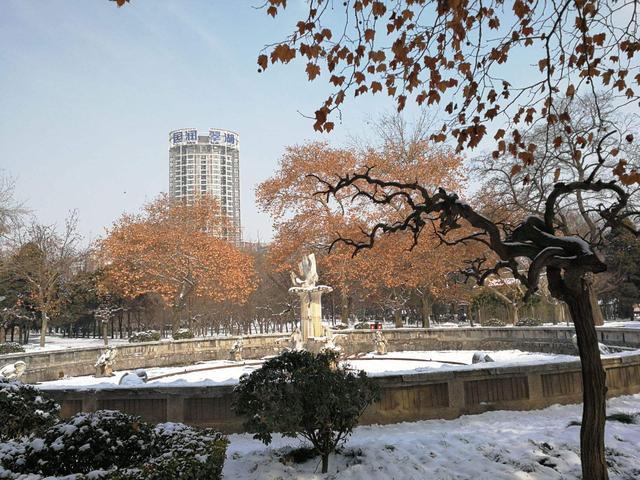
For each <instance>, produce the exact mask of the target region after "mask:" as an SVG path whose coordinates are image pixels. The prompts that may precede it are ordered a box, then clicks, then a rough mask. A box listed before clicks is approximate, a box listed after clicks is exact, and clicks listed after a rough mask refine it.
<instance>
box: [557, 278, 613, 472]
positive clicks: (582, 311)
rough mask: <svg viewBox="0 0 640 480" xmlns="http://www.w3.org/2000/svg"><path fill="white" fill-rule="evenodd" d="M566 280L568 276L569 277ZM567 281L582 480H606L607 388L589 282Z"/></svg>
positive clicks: (582, 280) (583, 279)
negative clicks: (577, 368)
mask: <svg viewBox="0 0 640 480" xmlns="http://www.w3.org/2000/svg"><path fill="white" fill-rule="evenodd" d="M567 277H569V275H568V274H567ZM566 282H567V287H568V288H569V289H570V291H571V292H572V293H573V295H571V296H567V297H566V298H565V301H566V302H567V305H568V307H569V312H570V315H571V319H572V321H573V324H574V325H575V329H576V336H577V339H578V349H579V351H580V363H581V370H582V400H583V407H582V425H581V427H580V460H581V463H582V475H583V479H584V480H606V479H607V478H608V474H607V463H606V460H605V449H604V429H605V421H606V406H607V386H606V373H605V371H604V368H603V366H602V361H601V359H600V348H599V346H598V336H597V333H596V328H595V324H594V320H595V318H594V311H593V306H592V305H593V304H592V302H591V299H592V298H593V292H592V287H591V282H590V281H589V280H588V279H586V278H585V277H584V276H579V277H576V278H566Z"/></svg>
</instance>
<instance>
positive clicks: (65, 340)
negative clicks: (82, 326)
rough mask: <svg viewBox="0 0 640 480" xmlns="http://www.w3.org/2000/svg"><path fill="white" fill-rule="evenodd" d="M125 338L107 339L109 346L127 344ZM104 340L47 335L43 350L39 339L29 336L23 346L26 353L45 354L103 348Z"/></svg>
mask: <svg viewBox="0 0 640 480" xmlns="http://www.w3.org/2000/svg"><path fill="white" fill-rule="evenodd" d="M128 343H129V341H128V340H127V339H126V338H123V339H120V338H114V339H111V338H110V339H109V345H122V344H128ZM103 346H104V340H103V339H102V338H70V337H63V336H61V335H47V338H46V341H45V344H44V348H40V337H39V336H38V335H31V336H30V337H29V343H27V344H26V345H23V347H24V349H25V351H26V352H46V351H53V350H66V349H67V348H83V347H103Z"/></svg>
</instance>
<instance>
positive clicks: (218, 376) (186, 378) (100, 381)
mask: <svg viewBox="0 0 640 480" xmlns="http://www.w3.org/2000/svg"><path fill="white" fill-rule="evenodd" d="M474 353H475V351H473V350H446V351H417V352H412V351H411V352H410V351H404V352H390V353H388V354H387V355H386V356H375V355H373V354H368V355H366V357H365V358H375V359H374V360H356V359H350V360H348V364H349V366H350V367H351V368H354V369H357V370H365V371H366V372H367V373H369V374H371V375H372V376H380V375H391V374H408V373H417V372H429V371H445V370H463V369H470V368H485V367H488V366H491V367H493V366H495V367H505V366H508V365H514V364H528V365H531V364H539V363H546V362H563V361H571V360H576V359H577V357H572V356H570V355H554V354H547V353H531V352H522V351H520V350H501V351H495V352H491V351H486V352H484V353H486V354H488V355H490V356H491V357H492V358H493V359H494V360H495V362H493V363H479V364H476V365H471V358H472V357H473V354H474ZM394 359H395V360H394ZM416 360H417V361H416ZM429 360H432V361H429ZM436 360H439V361H440V362H438V361H436ZM441 362H458V363H464V364H465V365H457V364H450V363H441ZM246 363H247V364H246V365H238V364H237V363H235V362H230V361H226V360H212V361H209V362H200V363H197V364H193V365H187V366H181V367H156V368H148V369H145V370H146V372H147V375H148V376H149V377H150V381H149V383H147V384H146V386H147V387H157V386H158V385H159V384H161V385H162V386H175V387H185V386H213V385H232V384H236V383H237V382H238V379H239V378H240V376H241V375H242V374H243V373H249V372H251V371H253V370H254V369H256V368H259V366H260V365H259V363H258V362H256V361H255V360H254V361H252V360H248V361H247V362H246ZM117 367H118V361H117V358H116V363H115V368H116V375H115V376H113V377H110V378H95V377H93V376H84V377H74V378H68V379H63V380H55V381H51V382H43V383H42V384H40V387H41V388H45V389H61V388H92V389H93V388H118V382H119V381H120V377H122V376H123V375H124V374H125V373H128V372H130V370H127V371H117ZM209 367H224V368H218V369H209V370H206V369H207V368H209ZM167 374H175V375H171V376H166V377H163V378H158V379H157V380H154V379H153V378H154V377H158V376H161V375H167ZM123 387H127V388H131V385H123ZM142 387H144V385H143V386H142Z"/></svg>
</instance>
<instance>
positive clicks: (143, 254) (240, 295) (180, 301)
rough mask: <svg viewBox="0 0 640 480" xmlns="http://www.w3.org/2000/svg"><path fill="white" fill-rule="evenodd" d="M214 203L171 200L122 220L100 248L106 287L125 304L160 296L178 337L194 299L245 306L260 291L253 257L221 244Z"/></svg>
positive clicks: (221, 226) (221, 223)
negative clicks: (150, 295) (171, 312)
mask: <svg viewBox="0 0 640 480" xmlns="http://www.w3.org/2000/svg"><path fill="white" fill-rule="evenodd" d="M218 212H219V209H218V208H217V205H216V202H215V200H213V199H211V198H209V197H201V198H198V199H196V201H195V202H194V203H192V204H188V203H184V202H180V201H174V200H171V199H169V198H168V197H166V196H161V197H160V198H158V199H157V200H155V201H153V202H151V203H149V204H148V205H145V206H144V208H143V211H142V213H140V214H137V215H123V216H122V217H121V218H120V219H119V220H118V221H117V222H115V224H114V226H113V228H112V229H111V230H110V231H109V233H108V235H107V237H106V238H105V239H104V240H102V241H101V242H100V247H101V252H102V255H103V257H104V261H105V263H106V267H105V281H104V282H105V285H109V287H110V288H114V289H116V290H117V291H118V292H120V293H121V294H122V295H123V296H124V297H125V298H135V297H137V296H139V295H141V294H145V293H156V294H159V295H161V296H162V298H163V299H164V300H165V302H166V303H167V304H168V305H169V306H171V307H172V308H173V310H174V316H173V325H172V327H173V331H174V332H175V331H176V330H177V329H178V328H179V327H180V324H181V322H182V320H183V319H182V315H183V314H184V312H185V310H186V309H187V308H188V305H189V301H190V299H192V298H194V297H196V298H204V299H207V300H210V301H215V302H223V301H230V302H237V303H239V304H241V303H243V302H245V301H246V299H247V297H248V296H249V294H250V293H251V292H252V291H253V290H254V289H255V286H256V280H255V273H254V270H253V261H252V259H251V257H250V256H249V255H247V254H245V253H243V252H241V251H240V250H238V248H236V247H235V246H234V245H232V244H231V243H229V242H228V241H226V240H223V239H222V238H219V234H220V232H222V231H224V228H225V225H224V223H225V222H224V219H223V218H221V217H220V215H219V214H218Z"/></svg>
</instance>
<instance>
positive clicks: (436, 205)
mask: <svg viewBox="0 0 640 480" xmlns="http://www.w3.org/2000/svg"><path fill="white" fill-rule="evenodd" d="M599 165H601V164H598V166H599ZM598 166H596V167H595V168H594V170H592V171H591V172H590V173H589V175H588V177H587V179H586V180H585V181H583V182H571V183H562V182H558V183H556V184H555V185H554V187H553V189H552V191H551V192H550V194H549V196H548V197H547V200H546V202H545V209H544V216H543V217H542V218H541V217H534V216H528V217H526V218H525V219H524V220H522V221H521V222H520V223H519V224H518V225H516V226H514V227H512V226H510V225H507V224H504V223H502V222H494V221H492V220H491V219H490V218H488V217H486V216H484V215H482V214H481V213H479V212H478V211H476V209H474V208H473V207H472V206H471V205H469V204H468V203H466V202H464V201H463V200H462V199H461V198H460V197H459V196H458V195H457V194H455V193H452V192H449V191H447V190H445V189H444V188H441V187H440V188H437V189H429V188H426V187H423V186H422V185H420V184H419V183H417V182H406V183H405V182H398V181H389V180H383V179H380V178H377V177H376V176H375V173H374V170H373V169H372V168H365V169H362V170H360V171H358V172H355V173H347V174H344V175H342V176H340V177H339V178H336V177H328V178H321V177H318V176H316V177H313V178H314V179H315V180H316V181H317V189H318V194H321V195H324V196H325V198H327V199H329V198H334V199H335V200H336V201H338V202H342V201H345V199H346V200H347V201H348V199H350V198H354V197H355V198H357V197H360V196H364V197H366V198H369V199H370V201H371V202H372V203H373V204H375V205H395V206H396V207H397V208H402V206H404V207H408V214H407V215H406V216H405V217H404V218H403V219H400V220H397V219H394V218H390V219H389V220H388V221H378V222H377V223H375V224H372V225H370V227H369V229H368V230H367V231H366V233H365V234H362V235H360V236H359V237H344V236H340V237H339V238H337V239H336V240H335V242H336V243H341V244H344V245H348V246H351V247H352V248H353V249H354V251H355V252H358V251H361V250H370V249H373V248H374V246H375V245H376V243H377V241H378V240H379V239H380V238H384V237H388V236H390V235H394V234H396V233H397V232H410V233H411V235H412V236H413V238H414V239H415V241H416V242H418V240H419V238H420V236H421V235H422V234H423V232H425V233H426V232H430V231H431V229H432V228H435V229H436V230H437V232H438V234H439V235H440V236H441V238H443V239H444V241H446V242H447V243H452V244H465V243H480V244H482V245H485V246H487V247H489V249H490V250H491V251H492V252H493V256H488V255H482V256H481V257H479V258H477V259H474V260H473V261H471V262H470V264H469V268H468V269H467V270H466V272H465V273H466V275H467V277H469V278H473V279H475V280H476V282H477V283H478V284H479V285H482V284H483V283H484V281H485V280H486V279H487V278H490V277H491V276H493V275H496V274H499V273H500V272H502V271H507V272H508V273H509V274H510V275H511V276H513V278H515V279H517V280H518V281H519V282H521V283H522V284H523V285H524V286H525V288H526V293H525V301H526V300H527V299H528V298H529V297H530V296H531V295H533V294H535V293H536V292H537V290H538V288H539V284H540V277H541V274H543V273H546V279H547V280H546V281H547V282H548V288H549V291H550V292H551V294H552V295H553V296H554V297H555V298H557V299H559V300H561V301H564V302H565V303H566V304H567V305H568V309H569V313H570V315H571V319H572V321H573V324H574V326H575V329H576V334H577V339H578V347H579V352H580V359H581V368H582V383H583V401H584V407H583V420H582V426H581V432H580V438H581V461H582V467H583V475H584V478H598V479H602V478H607V470H606V462H605V458H604V453H605V452H604V423H605V409H606V391H607V388H606V384H605V372H604V368H603V366H602V362H601V359H600V351H599V348H598V337H597V334H596V330H595V325H594V315H593V309H592V303H591V298H592V288H593V287H592V283H593V280H592V277H593V275H594V274H598V273H601V272H604V271H605V270H606V264H605V263H604V262H603V260H602V258H601V256H600V255H599V254H598V253H597V252H596V251H595V249H594V248H593V247H592V246H591V245H590V244H589V243H588V242H587V241H585V240H584V239H582V238H581V237H579V236H577V235H566V234H565V233H564V232H562V231H561V230H559V229H558V227H557V225H556V223H555V221H554V219H555V218H556V205H557V203H558V201H559V199H561V198H564V197H566V196H567V195H575V194H576V192H584V193H602V203H601V207H600V210H599V211H598V215H599V218H598V225H599V228H600V229H602V230H604V231H606V230H608V231H611V230H612V227H615V228H619V227H620V226H626V227H627V228H626V230H627V231H631V230H633V231H634V234H635V228H634V227H632V225H634V224H632V223H631V222H626V223H625V222H623V219H627V220H628V219H629V218H636V221H637V216H638V212H635V211H633V210H628V208H627V207H628V204H629V202H628V200H629V195H628V192H627V191H626V190H625V189H624V188H622V187H621V186H620V185H618V184H617V182H615V181H612V182H604V181H601V180H596V179H595V177H596V175H597V171H598ZM372 187H376V189H375V191H374V192H373V193H369V192H371V188H372ZM327 201H328V200H327ZM463 226H465V227H466V229H462V228H461V227H463ZM469 228H470V230H469ZM461 232H462V233H461ZM494 258H495V260H494V261H492V260H493V259H494Z"/></svg>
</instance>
